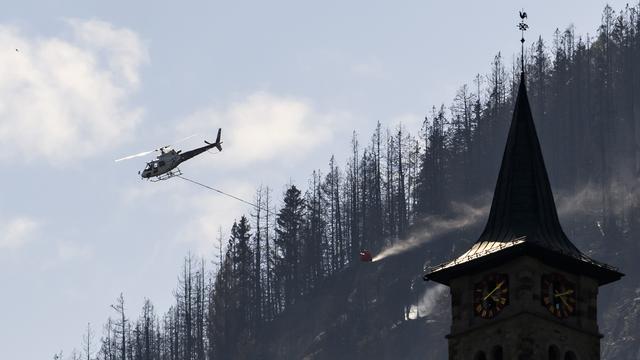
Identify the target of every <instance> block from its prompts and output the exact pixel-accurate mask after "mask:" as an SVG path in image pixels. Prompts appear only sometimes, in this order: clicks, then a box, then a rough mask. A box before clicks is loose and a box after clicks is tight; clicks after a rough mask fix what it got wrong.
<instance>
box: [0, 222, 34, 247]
mask: <svg viewBox="0 0 640 360" xmlns="http://www.w3.org/2000/svg"><path fill="white" fill-rule="evenodd" d="M38 226H39V224H38V222H37V221H35V220H33V219H31V218H28V217H15V218H13V219H11V220H9V221H7V222H5V223H0V249H18V248H20V247H22V246H24V245H26V244H27V243H28V242H29V241H31V239H32V237H33V234H34V233H35V231H36V230H37V229H38Z"/></svg>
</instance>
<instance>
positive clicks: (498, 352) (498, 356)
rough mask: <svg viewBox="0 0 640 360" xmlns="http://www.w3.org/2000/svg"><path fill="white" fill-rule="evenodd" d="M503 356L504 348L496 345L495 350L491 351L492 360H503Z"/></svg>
mask: <svg viewBox="0 0 640 360" xmlns="http://www.w3.org/2000/svg"><path fill="white" fill-rule="evenodd" d="M503 357H504V356H503V355H502V346H500V345H496V346H494V347H493V349H492V350H491V359H492V360H502V359H503Z"/></svg>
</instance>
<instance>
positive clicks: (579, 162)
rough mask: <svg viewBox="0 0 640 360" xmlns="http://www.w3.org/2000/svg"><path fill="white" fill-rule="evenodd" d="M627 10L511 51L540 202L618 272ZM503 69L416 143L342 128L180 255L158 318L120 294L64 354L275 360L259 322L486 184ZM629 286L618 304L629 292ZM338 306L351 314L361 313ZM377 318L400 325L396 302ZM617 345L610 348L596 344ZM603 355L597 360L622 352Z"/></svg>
mask: <svg viewBox="0 0 640 360" xmlns="http://www.w3.org/2000/svg"><path fill="white" fill-rule="evenodd" d="M639 11H640V4H638V5H635V6H628V7H626V8H625V9H623V10H621V11H619V12H617V11H614V10H613V9H612V8H610V7H606V8H605V9H604V11H603V14H602V23H601V25H600V27H599V28H598V29H597V32H596V33H595V34H594V35H592V36H589V35H587V36H583V35H576V34H574V31H573V29H572V28H571V27H570V28H568V29H566V30H564V31H560V30H556V32H555V36H554V37H553V39H550V40H544V39H542V38H539V39H535V41H533V42H532V44H531V45H530V46H528V47H527V49H526V52H525V64H526V65H525V66H526V69H525V70H526V74H527V75H526V77H527V86H528V89H529V96H530V101H531V105H532V110H533V115H534V119H535V121H536V126H537V130H538V134H539V137H540V140H541V145H542V149H543V152H544V155H545V161H546V165H547V169H548V172H549V175H550V178H551V182H552V186H553V189H554V192H555V193H556V195H558V194H567V196H568V197H571V196H574V197H573V199H574V201H579V200H576V197H575V196H577V195H584V196H589V200H590V201H591V202H590V203H589V206H590V207H589V208H587V209H583V210H585V211H583V212H582V213H581V214H580V217H579V220H576V221H575V222H576V223H575V224H569V225H567V224H566V223H565V224H564V225H565V227H567V228H568V229H569V230H570V231H569V232H568V234H569V236H570V237H572V238H573V237H574V236H576V235H577V234H578V235H579V232H574V231H573V230H572V229H580V228H581V227H588V226H592V227H594V228H597V230H598V232H599V233H600V234H602V239H600V240H598V242H596V243H594V244H595V245H593V244H591V245H588V247H589V249H588V251H592V252H594V253H595V257H596V258H599V259H603V260H607V259H613V260H612V261H611V262H612V263H613V264H615V265H619V266H623V265H624V264H625V263H626V260H625V259H624V258H622V259H617V258H615V257H614V256H616V255H617V254H619V253H624V252H628V253H635V254H637V253H638V250H639V249H638V248H639V247H638V245H637V242H636V241H635V238H636V237H637V236H638V235H640V217H639V216H638V215H640V204H638V202H637V199H638V198H637V196H636V195H637V190H638V189H637V184H638V181H637V176H638V171H639V170H640V146H639V144H640V101H639V100H640V65H638V64H640V16H638V15H639ZM519 63H520V61H519V60H517V61H514V64H513V65H506V64H505V62H504V56H503V55H502V54H500V53H498V54H497V55H496V56H495V57H494V59H493V60H492V61H491V62H490V70H489V73H488V74H487V75H485V76H483V75H478V76H476V77H475V79H474V80H473V81H472V82H471V85H464V86H462V87H461V88H460V89H459V90H458V92H457V94H456V96H455V98H454V99H453V101H452V103H451V104H450V105H449V106H444V105H442V106H439V107H433V108H432V109H431V110H430V111H429V112H428V114H426V117H425V119H424V126H423V131H422V132H421V133H420V134H410V133H408V132H407V131H405V129H404V128H403V127H402V126H399V127H397V128H393V129H385V128H383V127H382V126H381V125H380V124H379V123H378V126H377V128H376V130H375V131H374V133H373V134H372V135H371V136H370V137H366V138H362V137H361V136H360V135H359V134H357V133H356V132H354V134H353V137H352V139H351V144H352V153H351V154H350V156H349V158H348V159H346V161H345V162H344V165H343V166H341V165H338V164H339V163H340V161H338V160H337V159H335V158H334V157H333V156H332V157H331V158H330V159H329V161H328V166H327V168H326V169H324V170H317V171H315V172H313V174H312V175H311V178H310V179H309V181H308V184H304V186H299V185H289V186H288V187H287V189H286V191H285V192H284V194H275V193H274V191H273V190H272V189H269V188H259V189H258V190H257V192H256V195H255V202H256V204H258V205H259V206H258V207H257V208H256V209H255V210H254V211H253V212H252V213H250V214H247V215H243V216H240V217H239V218H238V219H237V221H236V222H234V223H233V224H232V225H231V226H230V236H229V237H228V238H222V236H221V235H219V236H218V239H217V240H216V244H215V245H216V246H212V257H213V259H195V258H193V257H192V256H188V257H187V258H185V260H184V267H183V269H182V271H181V273H180V275H179V282H178V284H177V287H176V289H175V292H174V293H175V304H174V305H173V306H172V307H171V308H170V309H168V310H166V312H164V313H162V312H160V313H159V312H157V311H156V309H154V307H153V305H152V302H151V301H150V300H146V301H145V303H144V306H143V308H142V311H141V312H140V313H139V314H138V315H136V314H134V313H133V311H132V310H130V309H128V308H127V307H126V302H125V298H124V297H123V296H122V295H120V296H119V297H118V298H117V299H116V301H115V302H114V304H113V305H112V308H113V316H112V317H111V318H109V319H107V320H106V323H105V324H104V326H103V327H102V328H101V329H100V331H99V334H97V335H94V334H92V329H91V327H89V328H88V329H87V330H88V331H87V334H85V336H84V337H83V340H82V346H81V347H82V350H81V351H74V352H73V353H72V354H71V358H73V359H81V358H82V359H87V360H90V359H104V360H151V359H154V360H155V359H163V360H164V359H167V360H177V359H189V360H191V359H197V360H204V359H247V358H280V357H277V356H274V355H269V354H268V353H267V352H266V350H265V351H262V350H257V349H261V348H264V347H265V345H264V344H263V343H264V341H265V340H264V339H265V338H266V337H267V336H269V332H272V331H274V330H273V329H274V327H273V326H272V325H273V324H275V323H277V322H278V321H279V319H282V318H286V317H287V313H288V311H290V309H293V308H294V307H295V306H296V304H299V303H304V302H305V301H307V300H308V299H309V297H313V296H314V294H315V293H316V292H319V291H327V290H326V284H327V283H331V282H332V281H338V279H340V278H341V277H344V276H346V275H345V274H348V273H349V271H351V270H352V268H354V267H356V266H357V265H358V264H356V263H357V262H359V260H358V252H359V251H360V249H361V248H368V249H371V250H372V252H373V253H374V254H376V253H378V252H379V251H380V250H381V249H384V248H386V247H389V246H391V245H393V244H394V243H397V242H401V241H403V240H404V239H406V237H407V236H408V235H409V234H411V233H415V231H416V229H419V226H420V223H421V221H422V220H423V219H425V218H429V217H432V216H446V215H447V214H449V213H451V212H452V209H451V204H452V203H468V202H469V201H470V199H477V198H478V197H480V196H482V195H485V196H486V194H487V193H490V192H491V191H492V190H493V186H494V185H495V179H496V176H497V171H498V166H499V163H500V159H501V156H502V151H503V149H504V142H505V134H506V131H507V127H508V124H509V121H510V118H511V114H512V110H513V104H512V102H513V98H514V95H515V91H516V89H517V82H518V79H519V73H520V69H519V65H518V64H519ZM582 200H584V199H582ZM580 204H581V203H577V204H574V205H576V206H580ZM594 224H595V225H594ZM221 233H222V232H221ZM572 234H573V235H572ZM215 237H216V235H215V234H212V238H215ZM577 244H578V245H579V247H580V246H581V245H582V246H584V244H585V243H584V242H580V241H578V242H577ZM214 248H215V249H216V250H213V249H214ZM584 250H587V249H584ZM449 251H453V252H455V251H458V252H459V250H451V247H449V248H447V250H446V252H445V253H441V254H436V255H437V258H435V259H433V260H431V259H427V258H426V256H428V254H426V253H425V254H422V257H423V264H424V263H425V262H426V263H431V262H432V261H433V262H438V261H443V260H446V259H447V257H448V255H450V253H449ZM431 255H434V254H433V253H432V254H431ZM211 260H213V261H211ZM211 263H213V264H214V265H213V266H210V265H209V264H211ZM630 263H633V261H632V260H630ZM622 271H623V272H630V271H633V269H628V268H623V269H622ZM420 275H421V274H420V273H419V272H418V273H417V274H416V276H417V277H418V278H419V277H420ZM614 286H615V285H614ZM415 288H416V285H415V284H414V283H413V282H406V283H396V284H394V286H393V288H392V289H388V290H389V291H391V292H393V296H395V297H398V298H403V299H405V300H403V301H405V302H406V304H405V305H410V304H411V302H412V301H415V299H416V296H417V295H416V294H415V292H416V291H417V290H415ZM379 291H380V292H385V291H386V290H385V289H381V290H379ZM633 291H634V290H633V289H631V290H629V292H630V293H629V294H627V295H628V296H632V297H633V296H638V295H637V294H636V295H633V294H634V293H633ZM609 297H610V298H612V297H613V296H609ZM349 301H350V302H349V303H350V304H351V305H350V306H351V307H352V308H350V309H349V311H352V312H358V311H366V308H367V307H370V306H371V304H370V303H369V302H367V301H358V300H354V301H351V300H349ZM604 301H609V302H608V303H606V304H607V305H606V306H605V309H604V311H605V316H604V321H605V322H606V321H611V323H610V325H607V323H605V324H604V325H601V326H602V327H603V329H604V331H605V332H606V335H607V336H618V335H611V334H623V333H624V331H625V330H624V329H622V330H620V329H618V330H616V326H620V325H614V323H615V322H616V320H615V319H613V320H611V319H609V318H608V317H607V316H609V315H607V314H610V313H615V310H614V309H616V307H617V309H618V310H619V309H621V306H622V307H624V306H625V305H624V302H621V301H618V302H615V301H614V300H611V299H609V300H607V299H604ZM607 309H609V310H607ZM601 311H603V310H602V308H601ZM390 316H392V317H394V318H395V319H396V321H398V322H402V321H406V320H407V306H400V307H398V308H397V309H396V312H394V313H393V314H391V315H390ZM611 316H613V315H611ZM354 326H356V325H354ZM360 326H365V325H363V323H358V324H357V326H356V327H360ZM96 331H97V330H96ZM353 331H367V330H366V329H364V330H363V329H362V328H357V329H355V328H354V329H353ZM97 332H98V331H97ZM636 335H637V334H636ZM354 338H357V336H354ZM618 340H619V339H610V342H612V343H611V346H615V345H613V343H615V342H616V341H618ZM441 341H442V342H443V343H444V342H445V340H444V339H442V338H441ZM618 345H619V343H618ZM354 346H356V345H354ZM607 346H609V345H607V344H603V353H604V354H605V358H618V359H620V358H623V357H621V356H620V354H619V353H616V351H615V350H611V349H608V348H607ZM634 351H635V352H637V351H638V349H637V345H636V347H635V350H634ZM256 354H258V355H256ZM607 354H608V355H607ZM616 354H617V355H616ZM607 356H608V357H607ZM291 357H293V358H295V355H291Z"/></svg>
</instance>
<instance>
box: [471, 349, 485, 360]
mask: <svg viewBox="0 0 640 360" xmlns="http://www.w3.org/2000/svg"><path fill="white" fill-rule="evenodd" d="M473 360H487V355H485V354H484V351H478V352H477V353H476V356H474V357H473Z"/></svg>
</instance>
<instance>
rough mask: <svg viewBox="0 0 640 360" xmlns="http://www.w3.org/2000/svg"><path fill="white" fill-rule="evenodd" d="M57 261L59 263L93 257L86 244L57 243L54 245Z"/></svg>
mask: <svg viewBox="0 0 640 360" xmlns="http://www.w3.org/2000/svg"><path fill="white" fill-rule="evenodd" d="M56 249H57V252H58V259H59V260H60V261H63V262H66V261H72V260H76V259H78V260H87V259H90V258H91V257H92V256H93V249H92V247H91V246H90V245H89V244H87V243H78V242H71V241H59V242H57V243H56Z"/></svg>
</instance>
